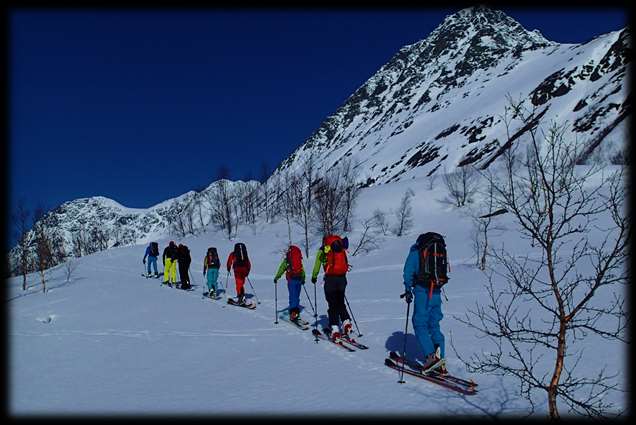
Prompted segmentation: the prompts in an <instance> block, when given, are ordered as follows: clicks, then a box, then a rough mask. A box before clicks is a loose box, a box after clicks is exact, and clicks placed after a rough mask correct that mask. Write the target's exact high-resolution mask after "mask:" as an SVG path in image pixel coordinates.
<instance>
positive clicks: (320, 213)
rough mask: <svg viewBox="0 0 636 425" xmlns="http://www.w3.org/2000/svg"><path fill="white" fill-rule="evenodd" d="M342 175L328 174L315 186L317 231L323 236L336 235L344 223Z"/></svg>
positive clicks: (336, 173)
mask: <svg viewBox="0 0 636 425" xmlns="http://www.w3.org/2000/svg"><path fill="white" fill-rule="evenodd" d="M343 193H344V191H343V190H342V189H341V181H340V173H338V172H333V173H328V174H327V175H325V176H323V177H322V178H321V179H319V180H318V181H317V183H316V184H315V186H314V197H315V199H316V208H315V210H314V218H315V223H316V230H317V231H318V233H320V234H323V235H329V234H332V233H335V232H336V230H337V229H338V228H340V226H341V224H342V222H343V214H342V196H343Z"/></svg>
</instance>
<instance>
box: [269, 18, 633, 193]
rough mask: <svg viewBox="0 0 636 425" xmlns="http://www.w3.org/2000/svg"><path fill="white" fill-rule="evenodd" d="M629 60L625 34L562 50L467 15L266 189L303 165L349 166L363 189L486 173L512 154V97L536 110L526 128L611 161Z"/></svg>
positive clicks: (432, 38)
mask: <svg viewBox="0 0 636 425" xmlns="http://www.w3.org/2000/svg"><path fill="white" fill-rule="evenodd" d="M630 61H631V47H630V45H629V31H628V30H623V31H622V32H615V33H610V34H607V35H604V36H599V37H597V38H595V39H594V40H592V41H590V42H588V43H585V44H583V45H576V44H559V43H555V42H552V41H549V40H547V39H545V38H544V37H543V36H542V35H541V33H540V32H539V31H537V30H533V31H529V30H526V29H525V28H523V26H521V25H520V24H519V23H518V22H517V21H515V20H514V19H513V18H511V17H509V16H507V15H506V14H505V13H503V12H501V11H498V10H492V9H489V8H486V7H483V6H478V7H471V8H467V9H463V10H460V11H459V12H457V13H455V14H453V15H450V16H448V17H447V18H445V19H444V20H443V22H442V23H441V24H440V25H439V26H438V27H437V28H436V29H435V30H434V31H433V32H431V33H430V34H429V36H428V37H426V38H425V39H424V40H421V41H419V42H416V43H414V44H410V45H407V46H404V47H403V48H401V49H400V50H399V51H398V52H397V53H396V54H395V55H394V56H393V57H392V58H391V59H390V60H389V61H388V62H387V63H386V64H385V65H384V66H382V67H381V68H380V69H379V70H378V71H377V72H376V73H375V74H374V75H373V76H371V78H369V79H368V80H367V81H366V82H365V83H364V84H363V85H362V86H361V87H360V88H358V89H357V90H356V91H355V92H354V93H353V94H352V95H351V96H350V97H349V98H348V99H347V101H346V102H345V103H344V104H343V105H342V106H341V107H340V108H338V109H337V110H336V112H335V113H334V114H333V115H331V116H329V117H327V118H326V119H325V120H324V121H323V122H322V123H321V124H320V126H319V127H318V128H317V130H316V131H315V132H314V133H313V134H312V135H311V136H310V137H309V138H308V139H307V140H306V141H305V143H304V144H303V145H301V146H300V147H299V148H298V149H297V150H296V151H295V152H294V153H292V155H290V156H289V157H288V158H287V159H285V160H284V161H283V162H282V163H281V164H280V165H279V166H278V168H277V169H276V170H275V172H274V176H273V178H276V176H277V175H279V174H281V173H283V172H285V171H287V170H289V171H294V170H297V169H299V168H300V167H301V166H302V164H303V163H304V162H305V161H306V160H307V159H308V157H309V155H310V154H311V155H313V157H314V160H315V162H316V166H317V168H318V170H319V172H320V171H324V170H328V169H330V168H331V167H333V166H334V165H335V164H337V163H338V162H340V161H342V160H343V159H350V160H351V161H352V162H354V164H357V166H358V170H359V171H360V174H359V179H360V182H361V183H365V184H367V185H371V184H377V183H385V182H389V181H396V180H400V179H402V178H407V177H415V176H417V175H431V174H433V173H435V172H436V171H437V170H438V169H440V170H450V169H452V168H453V167H456V166H458V165H466V164H469V163H474V164H475V165H477V166H480V167H484V166H487V165H488V164H489V163H490V162H492V160H494V159H495V158H496V157H497V156H498V154H500V153H501V152H502V150H505V149H506V148H507V146H510V143H509V142H510V140H507V139H506V140H504V139H505V136H504V133H505V131H504V123H503V122H502V120H501V118H500V117H501V115H502V114H503V111H504V108H505V106H506V103H507V101H508V100H507V97H508V95H510V96H512V97H513V98H515V99H522V100H524V102H525V103H526V106H528V108H530V109H531V108H533V107H535V108H536V107H541V109H539V110H538V111H537V114H540V115H541V116H540V117H538V118H537V120H536V122H534V124H533V125H535V126H536V125H540V124H541V123H544V122H548V121H550V120H559V121H563V122H566V121H567V122H570V123H574V124H573V125H574V130H573V131H574V132H575V133H577V137H579V138H583V139H585V141H586V143H587V146H588V150H590V149H591V150H590V152H591V151H593V150H595V149H596V147H597V146H599V144H600V143H601V142H602V141H603V140H607V139H608V138H611V139H612V141H611V142H607V143H606V149H605V150H604V151H605V152H606V154H607V155H609V156H616V155H618V152H617V151H618V150H620V145H621V143H620V142H622V135H623V133H624V127H625V125H624V117H625V115H626V114H627V113H628V111H629V110H630V109H629V105H630V102H629V96H628V89H627V88H626V84H625V80H624V76H625V74H626V72H627V67H628V65H629V62H630ZM586 99H587V100H586ZM577 105H579V107H578V109H577V108H576V106H577ZM513 124H514V123H513ZM522 127H523V126H521V125H519V128H518V130H521V129H522ZM527 130H528V128H526V129H525V130H524V131H521V133H519V135H518V136H517V138H516V139H517V140H522V139H523V137H522V136H523V134H524V132H525V131H527ZM513 134H514V132H513ZM618 139H621V140H618ZM609 145H611V146H609ZM607 155H606V156H607Z"/></svg>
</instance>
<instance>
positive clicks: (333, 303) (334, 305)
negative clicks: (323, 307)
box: [325, 275, 350, 326]
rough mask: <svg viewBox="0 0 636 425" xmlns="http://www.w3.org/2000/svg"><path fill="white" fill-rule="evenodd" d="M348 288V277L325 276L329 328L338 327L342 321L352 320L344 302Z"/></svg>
mask: <svg viewBox="0 0 636 425" xmlns="http://www.w3.org/2000/svg"><path fill="white" fill-rule="evenodd" d="M346 287H347V278H346V276H326V275H325V298H327V306H328V308H327V315H328V316H329V326H333V325H336V326H338V325H339V324H340V321H345V320H347V319H350V317H349V313H348V312H347V307H346V306H345V300H344V297H345V288H346Z"/></svg>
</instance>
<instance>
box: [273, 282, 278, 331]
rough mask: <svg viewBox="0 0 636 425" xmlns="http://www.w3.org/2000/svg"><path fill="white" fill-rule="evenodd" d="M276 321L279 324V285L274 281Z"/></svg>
mask: <svg viewBox="0 0 636 425" xmlns="http://www.w3.org/2000/svg"><path fill="white" fill-rule="evenodd" d="M274 323H275V324H277V325H278V285H277V284H276V282H274Z"/></svg>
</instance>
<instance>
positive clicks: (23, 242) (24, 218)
mask: <svg viewBox="0 0 636 425" xmlns="http://www.w3.org/2000/svg"><path fill="white" fill-rule="evenodd" d="M30 215H31V213H30V212H29V211H28V210H27V208H26V206H25V205H24V202H22V201H20V202H18V207H17V210H16V212H15V213H14V216H13V223H14V226H15V233H16V237H17V240H18V244H17V247H16V248H17V249H16V252H17V272H18V273H19V274H20V275H22V290H23V291H26V288H27V274H29V273H30V272H31V271H32V269H33V257H32V253H31V246H30V245H31V244H30V242H31V237H30V236H31V233H30V232H29V230H30V229H29V216H30Z"/></svg>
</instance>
